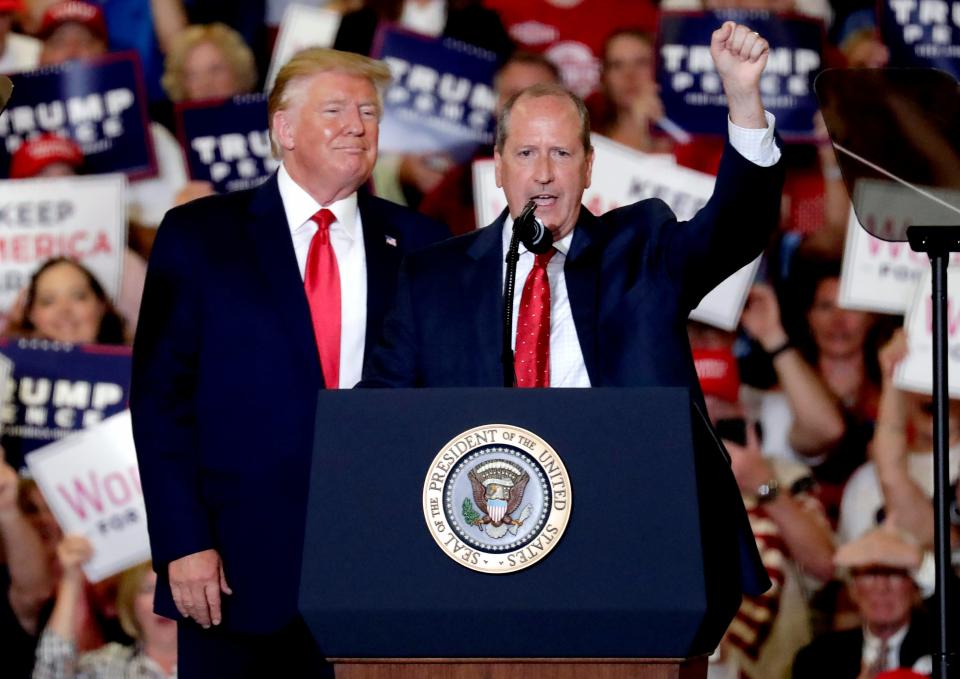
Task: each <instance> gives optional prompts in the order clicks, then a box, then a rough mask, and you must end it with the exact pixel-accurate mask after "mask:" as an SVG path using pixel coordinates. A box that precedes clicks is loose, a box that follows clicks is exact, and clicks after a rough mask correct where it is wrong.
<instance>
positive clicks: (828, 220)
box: [813, 111, 850, 239]
mask: <svg viewBox="0 0 960 679" xmlns="http://www.w3.org/2000/svg"><path fill="white" fill-rule="evenodd" d="M813 138H814V142H815V143H816V145H817V156H818V157H819V160H820V172H821V174H822V175H823V220H824V222H823V223H824V229H826V230H828V231H831V232H833V233H834V234H836V237H837V238H838V239H842V237H843V235H844V234H845V233H846V228H847V219H848V218H849V216H850V194H849V193H847V187H846V185H845V184H844V183H843V175H842V174H841V173H840V165H839V163H837V154H836V152H835V151H834V150H833V143H832V142H831V141H830V135H829V133H828V132H827V124H826V123H825V122H824V120H823V114H822V113H821V112H820V111H817V113H816V114H815V115H814V117H813Z"/></svg>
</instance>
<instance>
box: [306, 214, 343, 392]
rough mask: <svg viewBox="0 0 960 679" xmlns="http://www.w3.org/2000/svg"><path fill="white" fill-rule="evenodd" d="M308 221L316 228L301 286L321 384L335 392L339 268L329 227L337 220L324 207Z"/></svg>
mask: <svg viewBox="0 0 960 679" xmlns="http://www.w3.org/2000/svg"><path fill="white" fill-rule="evenodd" d="M310 221H312V222H314V223H315V224H316V225H317V232H316V233H315V234H313V240H311V241H310V250H309V252H308V253H307V266H306V271H305V272H304V276H303V287H304V290H305V291H306V293H307V301H308V302H309V304H310V317H311V319H312V320H313V335H314V337H315V338H316V340H317V352H318V353H319V355H320V367H321V369H322V370H323V383H324V384H325V385H326V386H327V389H336V388H337V387H339V386H340V269H339V267H337V256H336V254H335V253H334V252H333V245H332V244H331V243H330V225H331V224H333V223H334V222H335V221H337V218H336V217H335V216H334V214H333V213H332V212H331V211H330V210H327V209H326V208H324V209H322V210H318V211H317V213H316V214H315V215H313V216H312V217H311V218H310Z"/></svg>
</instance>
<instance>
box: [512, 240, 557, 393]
mask: <svg viewBox="0 0 960 679" xmlns="http://www.w3.org/2000/svg"><path fill="white" fill-rule="evenodd" d="M556 252H557V251H556V250H555V249H553V248H550V251H549V252H546V253H544V254H542V255H537V257H536V259H535V260H534V262H533V269H531V270H530V273H529V274H528V275H527V280H526V282H525V283H524V284H523V294H521V295H520V310H519V312H518V313H517V346H516V348H515V350H514V370H515V371H516V374H517V386H518V387H549V386H550V279H549V278H547V263H548V262H549V261H550V258H551V257H553V255H554V254H555V253H556Z"/></svg>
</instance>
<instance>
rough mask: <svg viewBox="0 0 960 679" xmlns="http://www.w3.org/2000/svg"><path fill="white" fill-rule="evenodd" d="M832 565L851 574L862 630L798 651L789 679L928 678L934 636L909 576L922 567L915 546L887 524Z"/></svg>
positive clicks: (835, 634) (817, 641)
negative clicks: (909, 673) (911, 674)
mask: <svg viewBox="0 0 960 679" xmlns="http://www.w3.org/2000/svg"><path fill="white" fill-rule="evenodd" d="M835 561H836V562H837V565H838V566H840V567H841V568H845V569H847V571H848V572H849V574H850V584H849V586H850V593H851V596H852V598H853V601H854V603H855V604H856V606H857V609H858V611H859V613H860V619H861V623H862V624H861V627H859V628H856V629H851V630H843V631H837V632H827V633H826V634H822V635H820V636H819V637H817V638H816V639H814V640H813V642H812V643H811V644H810V645H809V646H806V647H805V648H802V649H801V650H800V652H799V653H797V657H796V659H795V660H794V663H793V679H819V678H820V677H831V679H833V678H834V677H835V678H836V679H874V677H877V676H878V675H880V674H882V673H883V672H886V671H888V670H893V669H897V668H907V669H913V670H916V671H919V672H922V673H924V674H925V675H928V674H930V672H931V671H932V658H931V655H930V654H931V652H932V650H933V646H934V643H933V640H934V631H933V629H932V626H931V621H930V620H929V617H928V616H927V614H926V613H924V612H923V610H922V609H921V608H920V607H919V606H918V604H919V603H920V595H919V590H918V588H917V585H916V583H915V582H914V580H913V577H912V575H911V574H912V573H913V572H916V570H917V569H918V568H919V566H920V551H919V550H918V549H917V547H916V545H913V544H910V543H909V542H907V541H905V540H904V538H903V537H902V536H901V534H900V533H899V532H898V531H897V529H895V528H894V527H893V526H892V524H888V525H884V526H881V527H879V528H876V529H874V530H873V531H871V532H869V533H867V534H865V535H864V536H862V537H861V538H860V539H858V540H856V541H855V542H851V543H849V544H847V545H845V546H844V547H842V548H841V549H839V550H837V555H836V558H835Z"/></svg>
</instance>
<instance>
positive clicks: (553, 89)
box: [494, 83, 593, 155]
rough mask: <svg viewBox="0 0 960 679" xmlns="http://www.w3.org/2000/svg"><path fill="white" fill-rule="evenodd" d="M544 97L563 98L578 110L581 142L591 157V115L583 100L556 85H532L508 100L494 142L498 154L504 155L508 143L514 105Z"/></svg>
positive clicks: (584, 150)
mask: <svg viewBox="0 0 960 679" xmlns="http://www.w3.org/2000/svg"><path fill="white" fill-rule="evenodd" d="M542 97H561V98H566V99H569V100H570V102H571V103H572V104H573V105H574V107H575V108H576V109H577V116H578V117H579V118H580V142H581V143H582V144H583V152H584V153H585V154H586V155H590V152H591V151H593V144H591V143H590V113H589V111H587V106H586V104H584V103H583V99H581V98H580V97H578V96H577V95H576V94H574V93H573V92H571V91H570V90H568V89H567V88H566V87H564V86H563V85H559V84H556V83H540V84H537V85H531V86H530V87H528V88H527V89H525V90H520V91H519V92H517V93H516V94H514V95H513V96H512V97H510V98H509V99H507V103H506V104H504V105H503V111H502V112H501V113H500V119H499V120H497V138H496V141H495V142H494V145H495V147H496V149H497V153H503V147H504V145H505V144H506V143H507V133H508V132H509V130H510V113H511V111H512V110H513V105H514V104H516V103H517V101H519V100H520V99H525V98H530V99H540V98H542Z"/></svg>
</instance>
